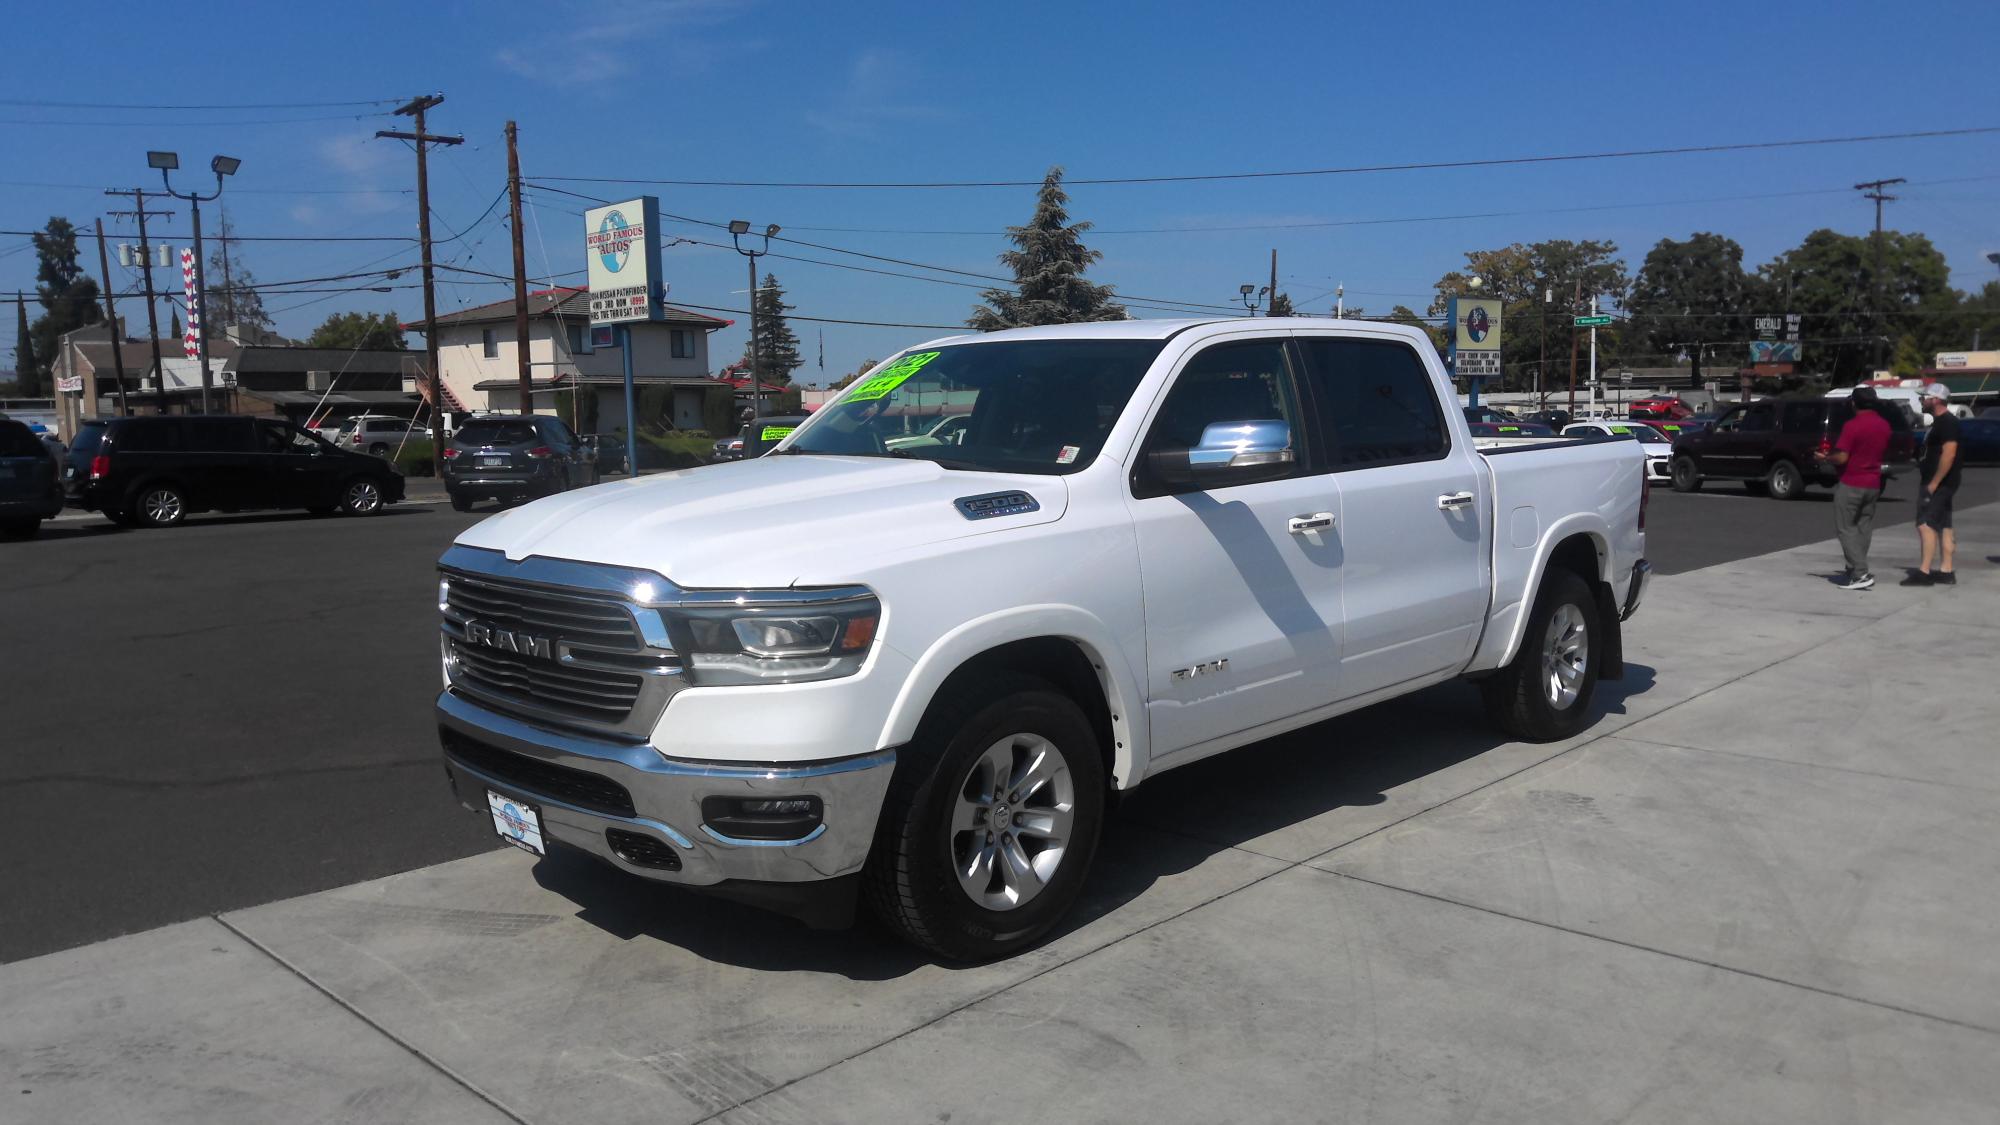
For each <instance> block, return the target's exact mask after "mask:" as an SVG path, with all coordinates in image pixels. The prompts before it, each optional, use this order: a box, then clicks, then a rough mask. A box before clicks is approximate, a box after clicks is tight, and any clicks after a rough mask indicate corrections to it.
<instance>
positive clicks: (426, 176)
mask: <svg viewBox="0 0 2000 1125" xmlns="http://www.w3.org/2000/svg"><path fill="white" fill-rule="evenodd" d="M443 102H444V95H443V94H425V95H424V96H422V97H419V98H411V99H410V101H409V103H408V104H407V105H404V106H401V107H399V108H398V109H397V110H396V115H397V116H398V117H411V118H415V119H416V126H417V129H416V132H414V133H399V132H396V131H394V130H390V129H380V130H377V131H376V133H375V136H376V137H378V138H380V137H388V138H390V139H391V140H398V141H409V142H410V143H411V144H413V145H415V146H416V149H417V244H418V247H419V251H420V253H421V255H422V261H423V274H424V378H425V379H426V380H428V381H429V383H430V399H431V427H430V429H431V465H432V469H431V471H432V472H437V471H438V470H437V468H436V466H437V464H438V463H439V462H441V461H443V460H444V451H443V448H442V447H443V445H444V432H443V431H444V425H443V422H444V379H443V377H442V376H440V375H439V374H438V336H437V286H436V284H435V282H434V280H433V278H432V275H431V181H430V172H429V169H428V167H427V166H426V163H425V160H424V146H425V145H462V144H464V143H465V138H464V137H438V136H432V135H431V134H429V133H426V132H424V113H425V112H426V111H428V110H430V109H433V108H435V107H437V106H438V105H440V104H442V103H443ZM519 228H520V224H519V223H516V224H515V229H516V230H517V231H518V230H519ZM647 233H648V234H650V233H651V232H650V231H649V232H647Z"/></svg>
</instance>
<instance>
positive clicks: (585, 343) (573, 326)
mask: <svg viewBox="0 0 2000 1125" xmlns="http://www.w3.org/2000/svg"><path fill="white" fill-rule="evenodd" d="M563 335H564V336H566V337H567V338H568V339H569V354H571V355H589V354H590V353H591V352H593V351H596V350H597V349H595V348H593V347H591V346H590V326H589V325H588V324H577V323H565V324H564V325H563Z"/></svg>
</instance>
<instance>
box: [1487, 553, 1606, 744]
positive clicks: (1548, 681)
mask: <svg viewBox="0 0 2000 1125" xmlns="http://www.w3.org/2000/svg"><path fill="white" fill-rule="evenodd" d="M1597 642H1598V617H1597V599H1596V598H1595V597H1593V596H1591V591H1590V584H1589V583H1588V582H1585V581H1584V580H1583V579H1582V578H1579V577H1577V575H1576V574H1575V573H1574V572H1571V571H1567V570H1552V571H1550V572H1549V574H1548V576H1547V577H1546V578H1544V579H1543V580H1542V589H1541V592H1540V593H1538V594H1536V595H1535V608H1534V610H1533V611H1532V612H1531V613H1530V614H1529V617H1528V628H1527V631H1526V632H1525V633H1524V634H1522V637H1521V648H1520V650H1519V651H1518V652H1516V653H1515V654H1514V660H1513V662H1512V663H1510V664H1508V665H1507V666H1506V667H1505V668H1502V669H1501V670H1500V671H1499V672H1498V673H1497V674H1495V675H1493V676H1492V677H1490V678H1488V679H1485V680H1482V681H1480V684H1479V687H1480V692H1481V694H1483V695H1484V696H1485V700H1486V714H1487V717H1488V718H1489V719H1491V720H1492V721H1493V723H1494V724H1495V725H1496V726H1498V727H1499V728H1500V729H1501V730H1504V731H1506V732H1507V733H1508V734H1511V735H1514V736H1515V737H1517V738H1523V739H1526V740H1528V741H1529V742H1553V741H1555V740H1557V739H1561V738H1568V737H1569V736H1570V735H1572V734H1575V733H1576V732H1577V731H1579V730H1582V729H1583V724H1584V722H1585V721H1586V720H1587V719H1588V718H1589V716H1590V699H1591V696H1592V695H1594V694H1595V693H1596V691H1597V669H1598V666H1599V665H1598V650H1599V645H1598V643H1597Z"/></svg>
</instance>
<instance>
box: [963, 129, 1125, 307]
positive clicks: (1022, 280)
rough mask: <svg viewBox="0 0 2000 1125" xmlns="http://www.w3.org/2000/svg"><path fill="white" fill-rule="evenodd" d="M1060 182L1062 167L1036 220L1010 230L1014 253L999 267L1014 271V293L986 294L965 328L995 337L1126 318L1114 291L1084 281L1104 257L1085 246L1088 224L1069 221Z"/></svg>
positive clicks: (1040, 198)
mask: <svg viewBox="0 0 2000 1125" xmlns="http://www.w3.org/2000/svg"><path fill="white" fill-rule="evenodd" d="M1062 177H1063V170H1062V166H1061V165H1057V166H1055V167H1053V168H1050V169H1049V174H1048V175H1047V176H1046V177H1044V178H1043V180H1042V188H1041V191H1040V193H1039V194H1038V195H1037V196H1036V198H1035V214H1034V217H1033V218H1031V219H1029V220H1028V225H1026V226H1021V227H1008V228H1007V237H1008V239H1009V240H1011V241H1012V242H1013V243H1014V247H1015V248H1014V249H1012V250H1009V251H1007V252H1006V253H1004V254H1002V255H1000V264H1002V265H1004V266H1006V267H1007V268H1008V269H1011V270H1013V271H1014V291H1013V292H1011V293H1010V292H1008V291H1007V290H1005V289H988V290H987V291H986V292H985V294H984V296H985V298H986V303H985V304H984V305H976V306H974V307H973V310H972V316H971V317H970V318H969V319H967V320H966V323H967V324H969V325H971V326H972V327H974V328H977V329H978V330H980V331H981V332H992V331H996V330H998V329H1001V328H1021V327H1025V326H1027V325H1033V324H1075V323H1077V322H1079V321H1089V320H1124V319H1125V318H1126V313H1125V306H1124V305H1121V304H1119V303H1118V302H1117V301H1115V300H1113V299H1112V298H1113V296H1114V295H1115V294H1113V292H1112V289H1111V286H1109V285H1094V284H1092V283H1090V282H1088V281H1086V280H1084V277H1083V274H1084V271H1085V270H1087V269H1089V268H1090V266H1091V265H1092V263H1095V262H1097V261H1098V260H1099V259H1101V258H1103V257H1104V253H1103V252H1102V251H1099V250H1091V249H1088V248H1087V247H1085V246H1084V244H1083V236H1084V234H1085V232H1087V231H1089V230H1090V224H1089V223H1087V222H1078V223H1072V222H1070V221H1069V193H1068V192H1065V191H1064V190H1063V189H1062Z"/></svg>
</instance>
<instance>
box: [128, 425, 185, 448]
mask: <svg viewBox="0 0 2000 1125" xmlns="http://www.w3.org/2000/svg"><path fill="white" fill-rule="evenodd" d="M114 444H115V445H116V446H117V447H118V452H120V453H179V452H181V451H182V450H184V449H186V448H187V438H186V435H185V433H184V430H183V427H182V424H181V422H180V420H179V419H167V418H161V419H152V418H148V419H146V420H144V421H135V422H132V423H130V424H128V425H125V426H121V427H119V430H118V436H117V437H116V439H114Z"/></svg>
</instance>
